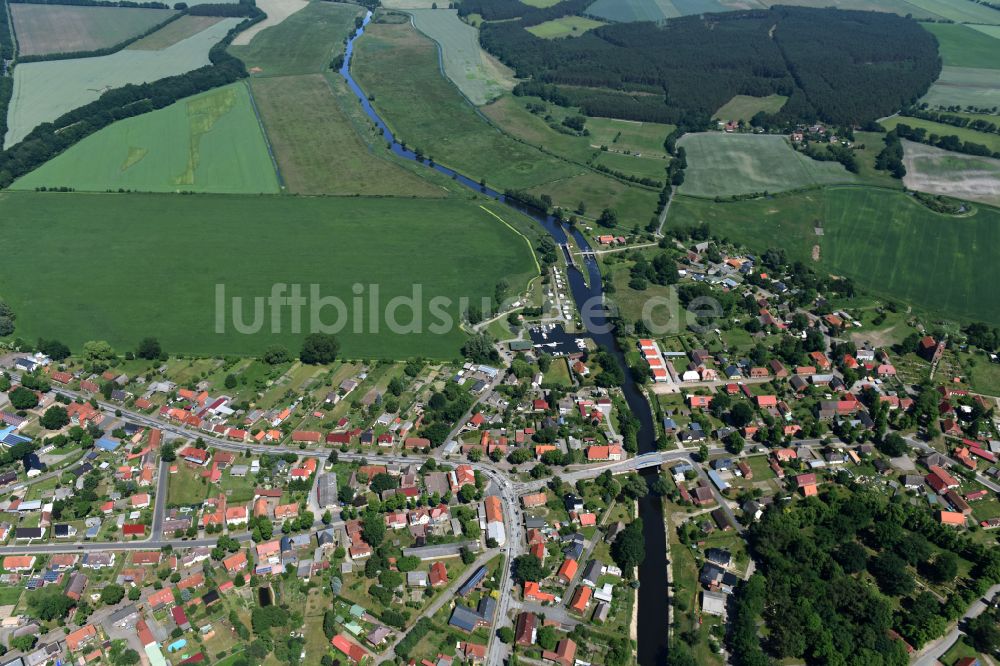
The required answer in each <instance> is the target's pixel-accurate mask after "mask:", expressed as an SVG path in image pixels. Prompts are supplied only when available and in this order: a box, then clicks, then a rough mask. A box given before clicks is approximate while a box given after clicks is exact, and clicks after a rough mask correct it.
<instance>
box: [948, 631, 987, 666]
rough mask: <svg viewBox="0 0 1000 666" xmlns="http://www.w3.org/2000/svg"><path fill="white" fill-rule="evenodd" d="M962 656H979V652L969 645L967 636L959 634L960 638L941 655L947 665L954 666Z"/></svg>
mask: <svg viewBox="0 0 1000 666" xmlns="http://www.w3.org/2000/svg"><path fill="white" fill-rule="evenodd" d="M962 657H972V658H977V657H979V653H978V652H976V649H975V648H974V647H972V646H971V645H969V643H968V641H966V639H965V636H959V637H958V640H957V641H955V643H954V644H953V645H952V646H951V647H950V648H948V651H947V652H945V653H944V654H943V655H942V656H941V660H940V661H941V663H942V664H944V665H945V666H954V665H955V663H956V662H957V661H958V660H959V659H961V658H962Z"/></svg>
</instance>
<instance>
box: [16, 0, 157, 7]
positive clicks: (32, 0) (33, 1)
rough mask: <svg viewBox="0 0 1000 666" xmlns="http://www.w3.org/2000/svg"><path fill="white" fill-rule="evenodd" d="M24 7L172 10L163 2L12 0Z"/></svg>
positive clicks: (130, 0)
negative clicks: (64, 6)
mask: <svg viewBox="0 0 1000 666" xmlns="http://www.w3.org/2000/svg"><path fill="white" fill-rule="evenodd" d="M10 2H12V3H15V4H22V5H70V6H72V7H134V8H138V9H170V6H169V5H167V4H165V3H163V2H132V0H107V1H106V2H105V1H102V0H10Z"/></svg>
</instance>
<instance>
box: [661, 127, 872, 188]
mask: <svg viewBox="0 0 1000 666" xmlns="http://www.w3.org/2000/svg"><path fill="white" fill-rule="evenodd" d="M679 145H681V146H683V147H684V149H685V150H686V151H687V162H688V167H687V169H686V170H685V174H684V175H685V178H684V184H683V185H681V186H680V192H681V193H683V194H689V195H692V196H700V197H714V196H717V195H718V196H729V195H734V194H750V193H753V192H765V191H767V192H781V191H784V190H794V189H797V188H800V187H809V186H813V185H823V184H830V183H851V182H854V181H855V177H854V176H853V175H852V174H850V173H849V172H848V171H847V170H846V169H844V167H843V166H841V165H840V164H839V163H837V162H819V161H816V160H813V159H810V158H809V157H806V156H805V155H802V154H800V153H798V152H796V151H795V150H794V149H793V148H792V147H791V145H790V144H789V143H788V139H786V138H785V137H783V136H776V135H761V134H725V133H723V132H702V133H698V134H687V135H685V136H684V137H682V138H681V140H680V142H679Z"/></svg>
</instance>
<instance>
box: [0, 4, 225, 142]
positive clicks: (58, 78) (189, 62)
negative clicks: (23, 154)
mask: <svg viewBox="0 0 1000 666" xmlns="http://www.w3.org/2000/svg"><path fill="white" fill-rule="evenodd" d="M143 11H145V10H143ZM239 22H240V20H239V19H226V20H224V21H220V22H218V23H216V24H215V25H213V26H211V27H210V28H208V29H206V30H203V31H202V32H200V33H198V34H197V35H194V36H193V37H188V38H187V39H185V40H182V41H180V42H178V43H176V44H174V45H173V46H170V47H168V48H165V49H163V50H162V51H132V50H124V51H118V52H117V53H113V54H111V55H107V56H101V57H98V58H77V59H74V60H53V61H46V62H32V63H25V64H21V65H18V66H17V67H16V68H15V69H14V94H13V96H12V97H11V102H10V107H9V110H8V114H7V123H8V127H9V129H8V130H7V136H6V139H5V142H4V145H5V146H7V147H9V146H11V145H13V144H15V143H17V142H18V141H20V140H21V139H23V138H24V137H25V136H27V135H28V133H29V132H31V130H32V129H34V128H35V126H37V125H39V124H41V123H44V122H50V121H53V120H55V119H56V118H58V117H59V116H61V115H63V114H64V113H66V112H68V111H72V110H73V109H75V108H77V107H80V106H83V105H85V104H89V103H90V102H93V101H95V100H97V98H98V97H100V96H101V94H103V93H104V92H105V91H106V90H110V89H112V88H119V87H121V86H123V85H125V84H127V83H146V82H149V81H156V80H157V79H162V78H164V77H167V76H173V75H175V74H183V73H184V72H189V71H191V70H192V69H197V68H199V67H203V66H204V65H207V64H209V60H208V51H209V49H211V48H212V46H213V45H214V44H215V43H216V42H218V41H219V40H220V39H222V38H223V37H225V35H226V33H227V32H229V30H230V29H232V28H233V27H234V26H235V25H237V24H238V23H239Z"/></svg>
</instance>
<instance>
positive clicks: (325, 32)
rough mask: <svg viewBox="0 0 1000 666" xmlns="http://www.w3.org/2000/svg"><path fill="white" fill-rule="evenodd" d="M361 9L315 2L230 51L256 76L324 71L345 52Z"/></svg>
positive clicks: (339, 4) (232, 47)
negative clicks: (346, 41) (346, 38)
mask: <svg viewBox="0 0 1000 666" xmlns="http://www.w3.org/2000/svg"><path fill="white" fill-rule="evenodd" d="M362 11H363V10H362V9H361V7H359V6H358V5H347V4H342V3H337V2H314V3H311V4H310V5H309V6H308V7H306V8H305V9H303V10H302V11H299V12H296V13H294V14H292V15H291V16H289V17H288V18H287V19H285V20H284V21H282V22H281V24H280V25H278V26H276V27H273V28H270V29H268V30H265V31H263V32H261V33H259V34H258V35H257V36H256V37H255V38H254V39H253V40H252V41H251V42H250V44H249V45H248V46H231V47H229V51H230V53H232V54H233V55H234V56H236V57H237V58H239V59H240V60H242V61H243V62H245V63H246V66H247V69H249V70H250V72H251V74H252V75H253V76H288V75H291V74H314V73H316V72H321V71H323V70H325V69H327V68H328V67H329V66H330V62H331V61H332V60H333V58H334V57H336V56H337V55H339V54H341V53H343V52H344V38H345V37H347V35H348V34H350V32H351V30H353V29H354V19H355V17H358V16H361V14H362Z"/></svg>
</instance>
